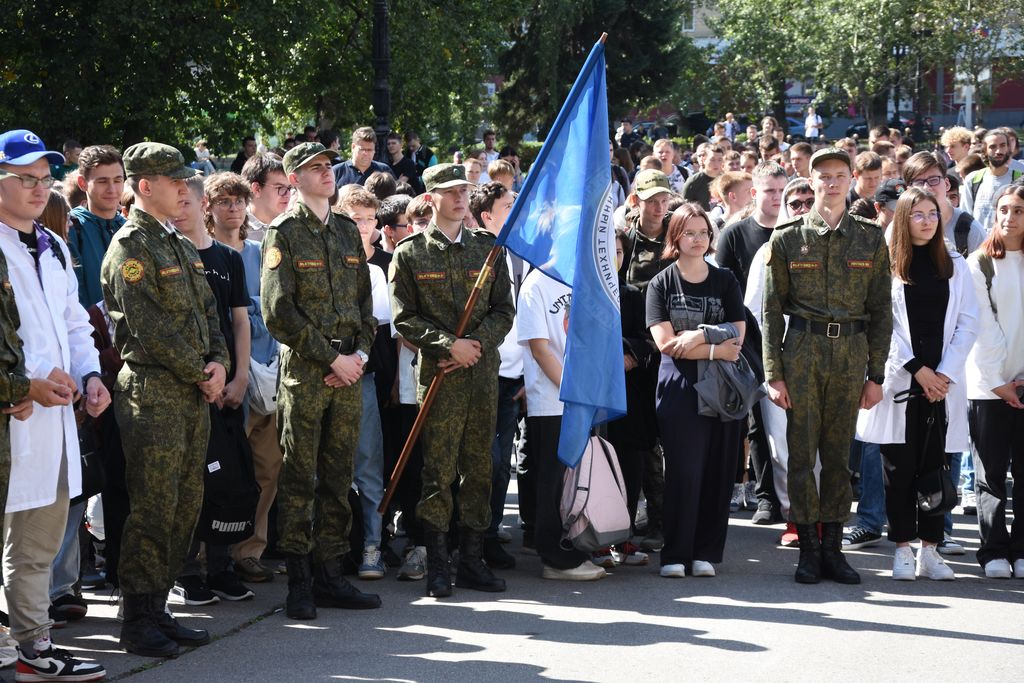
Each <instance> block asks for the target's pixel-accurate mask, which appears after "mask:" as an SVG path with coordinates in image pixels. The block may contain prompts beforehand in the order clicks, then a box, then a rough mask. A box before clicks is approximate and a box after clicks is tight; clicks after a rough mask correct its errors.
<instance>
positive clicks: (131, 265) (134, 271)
mask: <svg viewBox="0 0 1024 683" xmlns="http://www.w3.org/2000/svg"><path fill="white" fill-rule="evenodd" d="M145 273H146V268H145V267H144V266H143V265H142V261H140V260H139V259H135V258H130V259H128V260H126V261H125V262H124V263H122V264H121V277H123V278H124V281H125V282H127V283H130V284H135V283H136V282H138V281H139V280H141V279H142V276H143V275H145Z"/></svg>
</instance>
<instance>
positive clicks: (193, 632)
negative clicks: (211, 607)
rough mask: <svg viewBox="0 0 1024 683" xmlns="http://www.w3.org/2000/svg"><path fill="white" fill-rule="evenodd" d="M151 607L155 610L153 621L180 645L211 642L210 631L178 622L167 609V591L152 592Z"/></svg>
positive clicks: (196, 645)
mask: <svg viewBox="0 0 1024 683" xmlns="http://www.w3.org/2000/svg"><path fill="white" fill-rule="evenodd" d="M149 595H150V600H151V602H150V609H151V610H152V611H153V621H155V622H156V627H157V628H158V629H160V632H161V633H163V634H164V635H165V636H167V637H168V638H170V639H171V640H173V641H174V642H176V643H177V644H178V645H185V646H188V647H198V646H200V645H207V644H209V642H210V632H209V631H204V630H203V629H197V628H185V627H184V626H182V625H181V624H179V623H178V620H177V619H175V618H174V616H173V615H171V614H170V613H168V611H167V591H157V592H156V593H150V594H149Z"/></svg>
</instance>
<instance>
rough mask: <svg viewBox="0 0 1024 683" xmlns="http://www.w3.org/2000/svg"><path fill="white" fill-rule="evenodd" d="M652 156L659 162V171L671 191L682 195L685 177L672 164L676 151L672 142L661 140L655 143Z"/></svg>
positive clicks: (666, 139)
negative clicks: (670, 187) (664, 176)
mask: <svg viewBox="0 0 1024 683" xmlns="http://www.w3.org/2000/svg"><path fill="white" fill-rule="evenodd" d="M654 156H656V157H658V159H660V160H661V171H662V173H664V174H665V175H667V176H668V184H669V185H671V186H672V191H673V192H675V193H682V191H683V185H684V184H685V183H686V176H684V175H683V173H682V171H680V170H679V167H678V166H676V165H675V163H674V161H675V156H676V150H675V148H674V147H673V146H672V141H671V140H669V139H668V138H662V139H661V140H658V141H657V142H655V143H654Z"/></svg>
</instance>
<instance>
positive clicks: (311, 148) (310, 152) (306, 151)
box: [284, 142, 338, 174]
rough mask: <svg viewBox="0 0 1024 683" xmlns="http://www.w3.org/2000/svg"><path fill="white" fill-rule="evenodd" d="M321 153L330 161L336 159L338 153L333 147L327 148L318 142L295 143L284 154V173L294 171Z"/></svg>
mask: <svg viewBox="0 0 1024 683" xmlns="http://www.w3.org/2000/svg"><path fill="white" fill-rule="evenodd" d="M321 154H324V155H326V156H327V157H328V158H330V160H331V161H337V160H338V153H337V152H335V151H334V150H333V149H327V148H326V147H324V146H323V145H321V144H320V143H319V142H303V143H302V144H301V145H295V146H294V147H292V148H291V149H290V150H288V151H287V152H285V155H284V172H285V174H288V173H294V172H295V171H297V170H299V169H300V168H302V167H303V166H305V165H306V164H308V163H309V162H311V161H312V160H313V159H315V158H316V157H318V156H320V155H321Z"/></svg>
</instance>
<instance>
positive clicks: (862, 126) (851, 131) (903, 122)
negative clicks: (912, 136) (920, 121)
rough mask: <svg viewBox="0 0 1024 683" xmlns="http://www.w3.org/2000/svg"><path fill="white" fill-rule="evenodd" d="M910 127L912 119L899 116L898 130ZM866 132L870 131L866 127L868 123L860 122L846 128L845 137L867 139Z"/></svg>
mask: <svg viewBox="0 0 1024 683" xmlns="http://www.w3.org/2000/svg"><path fill="white" fill-rule="evenodd" d="M889 125H890V126H891V125H892V122H891V121H890V122H889ZM912 125H914V120H913V119H908V118H907V117H906V116H901V117H900V128H902V129H903V130H906V129H907V128H910V127H911V126H912ZM868 130H870V126H868V122H867V121H861V122H860V123H855V124H853V125H852V126H850V127H848V128H847V129H846V137H848V138H852V137H853V136H854V135H856V136H858V137H860V138H864V139H867V137H868Z"/></svg>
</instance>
